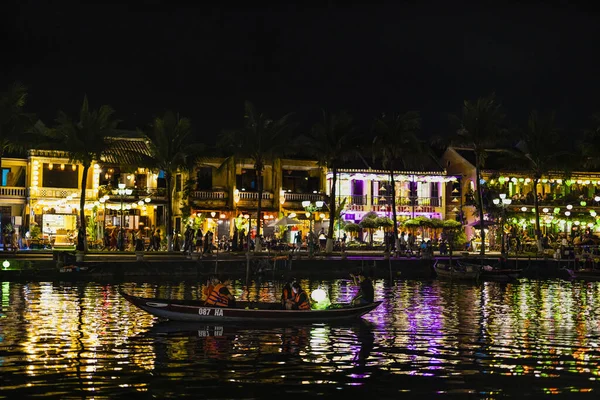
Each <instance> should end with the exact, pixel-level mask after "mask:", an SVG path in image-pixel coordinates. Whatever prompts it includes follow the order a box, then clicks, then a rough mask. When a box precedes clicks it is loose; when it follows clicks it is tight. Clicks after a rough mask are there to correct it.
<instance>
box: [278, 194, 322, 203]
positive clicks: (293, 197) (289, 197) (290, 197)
mask: <svg viewBox="0 0 600 400" xmlns="http://www.w3.org/2000/svg"><path fill="white" fill-rule="evenodd" d="M324 197H325V196H324V195H322V194H319V193H287V192H286V193H285V201H290V202H291V201H306V200H308V201H319V200H323V199H324Z"/></svg>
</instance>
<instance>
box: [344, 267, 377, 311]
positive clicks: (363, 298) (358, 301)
mask: <svg viewBox="0 0 600 400" xmlns="http://www.w3.org/2000/svg"><path fill="white" fill-rule="evenodd" d="M350 276H351V277H352V279H354V284H355V285H360V289H359V290H358V293H357V294H356V296H355V297H354V298H353V299H352V305H355V306H356V305H362V304H370V303H372V302H373V301H374V300H375V289H374V288H373V281H371V279H370V278H369V277H367V276H366V275H365V273H364V272H363V271H360V272H358V273H357V274H350Z"/></svg>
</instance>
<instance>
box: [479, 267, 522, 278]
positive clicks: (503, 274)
mask: <svg viewBox="0 0 600 400" xmlns="http://www.w3.org/2000/svg"><path fill="white" fill-rule="evenodd" d="M522 272H523V270H522V269H516V268H502V267H500V266H498V265H494V266H490V265H484V266H483V268H481V273H480V274H479V279H481V280H493V281H512V280H515V279H518V278H519V277H520V276H521V273H522Z"/></svg>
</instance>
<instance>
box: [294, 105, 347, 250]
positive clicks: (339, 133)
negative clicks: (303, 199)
mask: <svg viewBox="0 0 600 400" xmlns="http://www.w3.org/2000/svg"><path fill="white" fill-rule="evenodd" d="M355 133H356V127H355V126H354V122H353V119H352V117H351V116H350V115H349V114H348V113H346V112H341V113H338V114H329V113H327V112H325V111H323V120H322V121H321V122H318V123H316V124H315V125H314V126H313V128H312V129H311V131H310V133H309V134H308V135H306V137H305V138H304V139H303V141H304V142H306V143H305V144H306V147H307V149H308V151H309V152H310V153H312V155H313V156H314V157H316V158H317V160H319V163H320V164H321V165H322V166H326V167H327V168H328V169H329V170H330V171H331V173H332V179H331V191H330V193H331V197H330V200H329V218H330V221H329V229H328V233H327V244H326V246H325V251H326V252H327V253H331V252H332V251H333V233H334V225H335V221H334V219H335V215H336V207H337V205H336V193H335V191H336V185H337V175H338V169H339V167H340V165H341V163H342V162H343V161H346V160H347V159H349V158H350V157H352V156H353V155H355V154H356V149H355V147H354V146H352V140H353V139H355Z"/></svg>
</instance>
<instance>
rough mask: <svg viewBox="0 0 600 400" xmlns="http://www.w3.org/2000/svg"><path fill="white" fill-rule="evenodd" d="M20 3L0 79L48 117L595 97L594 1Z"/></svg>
mask: <svg viewBox="0 0 600 400" xmlns="http://www.w3.org/2000/svg"><path fill="white" fill-rule="evenodd" d="M18 3H19V4H18V5H15V9H14V12H13V13H11V14H10V15H9V14H8V13H6V14H5V15H4V16H3V17H2V19H3V21H4V22H6V21H7V20H8V21H7V22H8V24H6V25H4V26H5V28H4V29H8V32H6V33H7V34H6V35H2V36H3V37H4V38H5V40H6V43H5V46H4V48H5V53H4V54H6V55H8V57H6V58H5V60H7V62H4V63H3V66H2V68H4V69H5V70H6V71H5V72H4V73H2V74H1V75H0V76H1V78H0V79H1V81H0V83H1V84H2V87H3V88H4V87H6V85H7V84H8V83H10V82H12V81H15V80H19V81H21V82H23V83H25V84H26V85H28V86H29V88H30V102H29V107H28V108H29V110H30V111H34V112H36V113H38V115H39V116H40V117H41V118H42V119H44V120H45V121H46V122H47V123H51V122H52V119H53V118H54V117H55V115H56V111H57V110H58V109H62V110H64V111H67V112H70V113H75V112H76V111H77V110H78V108H79V106H80V104H81V100H82V99H83V95H84V94H85V93H87V95H88V97H89V99H90V102H91V104H92V106H94V107H97V106H99V105H101V104H110V105H111V106H113V107H114V108H115V109H116V111H117V115H118V117H119V118H120V119H122V120H123V121H124V122H123V125H122V126H123V127H127V128H134V127H136V126H143V125H144V124H146V123H147V122H148V121H149V120H150V119H151V117H152V116H153V115H156V114H160V113H162V112H163V111H164V110H165V109H172V110H174V111H179V112H180V113H181V115H184V116H188V117H190V118H191V119H192V122H193V125H194V128H195V131H196V132H197V133H198V134H199V135H201V136H203V137H207V138H214V135H215V134H216V133H217V132H219V131H220V130H221V128H235V127H239V126H241V124H242V115H243V101H244V100H246V99H248V100H251V101H253V102H254V103H255V105H256V106H257V108H258V109H259V110H262V111H264V112H266V113H267V114H269V115H270V116H273V117H279V116H281V115H282V114H283V113H286V112H290V111H294V112H296V113H297V115H298V119H299V120H300V121H302V122H303V123H304V124H305V125H304V126H308V125H310V123H312V122H314V120H315V119H317V118H318V117H319V111H320V109H322V108H325V109H327V110H331V111H339V110H342V109H344V110H347V111H349V112H350V113H352V114H353V115H355V117H356V118H357V120H358V121H359V123H360V124H361V125H363V126H364V127H365V128H366V127H368V126H369V124H370V121H371V120H372V118H373V116H375V115H377V114H379V113H380V112H382V111H386V112H392V111H407V110H420V111H421V112H422V115H423V119H424V130H425V132H426V133H427V134H441V135H443V134H445V133H447V131H448V130H449V128H448V127H447V124H446V122H445V119H444V117H443V113H446V112H456V111H459V110H460V106H461V103H462V101H463V100H464V99H473V98H476V97H478V96H482V95H486V94H488V93H490V92H492V91H495V92H496V93H497V95H498V96H499V98H500V99H501V100H502V103H503V104H504V105H505V107H506V110H507V114H508V115H509V117H510V119H511V120H512V121H513V122H515V123H519V122H522V121H523V120H524V118H525V116H526V115H527V113H528V112H529V111H530V110H531V109H532V108H537V109H540V110H556V112H557V114H558V117H559V122H560V123H561V124H562V125H563V126H564V127H565V128H568V129H578V128H581V127H584V126H585V125H587V124H588V118H589V115H590V114H591V113H592V112H594V111H600V83H599V82H600V69H599V68H598V64H597V61H596V59H597V56H596V53H597V52H598V49H600V46H599V45H600V43H599V38H600V36H599V35H600V18H599V15H600V14H599V12H598V9H591V8H587V9H586V8H582V7H581V6H579V5H572V4H573V3H571V5H563V6H549V5H543V4H541V3H535V2H529V3H527V4H525V3H521V4H520V5H500V3H504V2H489V4H487V5H485V4H484V5H481V3H477V4H480V5H478V6H473V5H469V6H468V7H467V6H465V7H460V6H457V5H456V4H460V3H455V2H426V1H424V2H401V1H395V2H374V3H365V4H364V5H359V3H353V5H343V4H342V3H336V2H327V1H322V2H305V3H304V4H308V5H302V4H303V2H297V3H294V2H288V3H286V2H285V1H282V2H280V3H268V2H258V3H255V2H244V3H239V4H236V5H233V4H232V5H223V6H212V7H211V6H209V5H207V4H205V3H203V2H198V3H197V4H198V5H197V6H193V5H176V4H177V2H162V1H158V0H155V1H147V2H145V3H144V4H143V3H141V2H139V3H131V4H130V5H127V4H123V5H107V4H102V3H100V2H95V3H93V4H94V5H86V6H81V5H76V3H73V4H70V3H68V2H60V1H54V2H52V1H46V2H34V1H31V0H30V1H20V2H18ZM124 3H126V2H124ZM189 3H190V4H192V3H193V2H189ZM414 3H419V5H415V4H414ZM474 3H475V2H474ZM483 3H487V2H483ZM181 4H185V3H181ZM223 4H228V3H223ZM444 4H451V7H452V8H450V7H449V6H445V5H444ZM6 27H7V28H6Z"/></svg>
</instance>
